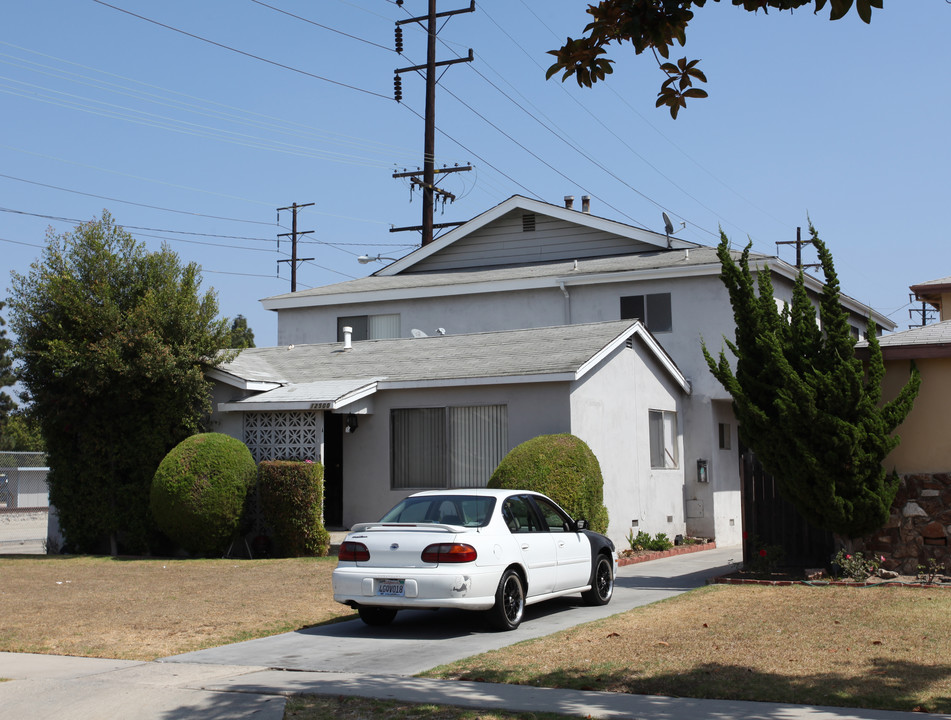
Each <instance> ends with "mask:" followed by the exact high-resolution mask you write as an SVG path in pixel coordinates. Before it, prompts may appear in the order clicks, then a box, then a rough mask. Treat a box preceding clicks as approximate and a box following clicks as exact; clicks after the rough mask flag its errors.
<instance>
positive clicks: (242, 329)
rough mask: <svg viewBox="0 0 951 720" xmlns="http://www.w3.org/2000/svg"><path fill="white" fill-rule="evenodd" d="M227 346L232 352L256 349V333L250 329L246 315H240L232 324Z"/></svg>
mask: <svg viewBox="0 0 951 720" xmlns="http://www.w3.org/2000/svg"><path fill="white" fill-rule="evenodd" d="M227 346H228V347H229V348H231V349H232V350H244V349H245V348H253V347H254V331H253V330H252V329H251V328H249V327H248V319H247V318H246V317H245V316H244V315H238V316H237V317H235V319H234V322H232V323H231V330H230V331H229V332H228V339H227Z"/></svg>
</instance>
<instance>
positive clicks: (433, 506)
mask: <svg viewBox="0 0 951 720" xmlns="http://www.w3.org/2000/svg"><path fill="white" fill-rule="evenodd" d="M616 573H617V553H616V552H615V549H614V543H612V542H611V541H610V540H609V539H608V538H606V537H605V536H604V535H600V534H599V533H595V532H592V531H591V530H588V529H587V524H586V523H585V521H583V520H577V521H576V520H573V519H572V518H571V517H569V515H568V514H567V513H566V512H565V511H564V510H562V509H561V508H560V507H559V506H558V505H557V504H556V503H554V502H553V501H552V500H551V499H549V498H548V497H546V496H544V495H541V494H539V493H536V492H530V491H527V490H488V489H467V490H438V491H427V492H421V493H416V494H414V495H410V496H409V497H407V498H406V499H405V500H402V501H401V502H400V503H399V504H398V505H397V506H396V507H394V508H393V509H392V510H390V511H389V512H388V513H386V515H384V516H383V518H382V519H381V520H380V521H379V522H375V523H361V524H358V525H354V526H353V528H351V530H350V533H349V534H348V535H347V537H346V538H345V540H344V541H343V542H342V543H341V545H340V554H339V562H338V564H337V568H336V569H335V570H334V572H333V591H334V600H336V601H337V602H339V603H343V604H344V605H349V606H350V607H352V608H356V610H357V611H358V612H359V613H360V617H361V618H362V619H363V621H364V622H365V623H367V624H368V625H386V624H387V623H389V622H390V621H392V620H393V618H394V617H395V616H396V612H397V610H401V609H424V608H465V609H469V610H487V611H488V614H489V618H490V620H491V621H492V624H493V625H494V626H495V627H497V628H498V629H501V630H514V629H515V628H517V627H518V625H519V623H520V622H521V621H522V615H523V614H524V611H525V606H526V605H532V604H534V603H537V602H541V601H542V600H549V599H551V598H555V597H560V596H563V595H571V594H573V593H580V594H581V597H582V598H583V599H584V601H585V602H586V603H588V604H589V605H604V604H606V603H608V602H609V601H610V600H611V595H612V594H613V592H614V578H615V575H616Z"/></svg>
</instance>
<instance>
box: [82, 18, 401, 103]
mask: <svg viewBox="0 0 951 720" xmlns="http://www.w3.org/2000/svg"><path fill="white" fill-rule="evenodd" d="M92 1H93V2H94V3H97V4H99V5H103V6H104V7H107V8H112V9H113V10H117V11H119V12H121V13H125V14H126V15H131V16H132V17H136V18H139V20H145V21H146V22H149V23H152V24H153V25H158V26H159V27H163V28H165V29H166V30H172V31H174V32H177V33H181V34H182V35H185V36H187V37H190V38H193V39H195V40H201V41H202V42H205V43H208V44H209V45H214V46H215V47H219V48H222V49H223V50H230V51H231V52H233V53H237V54H239V55H244V56H245V57H249V58H252V59H254V60H259V61H261V62H263V63H267V64H268V65H274V66H275V67H279V68H283V69H284V70H290V71H291V72H296V73H299V74H301V75H306V76H307V77H311V78H314V79H315V80H323V81H324V82H328V83H331V84H332V85H338V86H340V87H344V88H347V89H348V90H355V91H357V92H362V93H366V94H367V95H373V96H375V97H379V98H383V99H384V100H389V99H390V98H389V96H387V95H382V94H380V93H378V92H374V91H372V90H365V89H363V88H360V87H356V86H355V85H348V84H347V83H344V82H340V81H339V80H331V79H330V78H328V77H323V76H322V75H315V74H314V73H311V72H307V71H306V70H301V69H300V68H295V67H292V66H290V65H285V64H283V63H279V62H276V61H275V60H268V59H267V58H263V57H261V56H260V55H255V54H253V53H249V52H245V51H244V50H239V49H238V48H234V47H231V46H230V45H225V44H223V43H220V42H216V41H214V40H209V39H208V38H206V37H202V36H201V35H195V34H194V33H190V32H187V31H185V30H182V29H180V28H177V27H173V26H171V25H166V24H165V23H162V22H159V21H158V20H153V19H152V18H147V17H145V16H144V15H139V14H137V13H134V12H132V11H131V10H125V9H123V8H121V7H117V6H115V5H110V4H109V3H107V2H104V0H92Z"/></svg>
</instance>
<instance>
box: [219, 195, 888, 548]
mask: <svg viewBox="0 0 951 720" xmlns="http://www.w3.org/2000/svg"><path fill="white" fill-rule="evenodd" d="M767 261H768V262H769V269H770V272H771V276H772V281H773V286H774V291H775V294H776V301H777V302H778V303H782V302H788V301H790V300H791V298H792V288H793V283H794V280H795V278H796V275H797V271H796V269H795V268H794V267H792V266H790V265H789V264H787V263H785V262H783V261H781V260H779V259H778V258H767V257H766V256H763V255H752V256H751V264H752V266H753V268H754V269H756V270H760V269H762V268H764V267H765V266H766V262H767ZM719 276H720V263H719V260H718V258H717V256H716V250H715V248H712V247H706V246H702V245H698V244H695V243H691V242H686V241H683V240H679V239H677V238H676V237H672V236H667V235H664V234H660V233H655V232H652V231H649V230H644V229H641V228H636V227H632V226H630V225H625V224H623V223H618V222H614V221H611V220H606V219H604V218H599V217H596V216H594V215H591V214H590V213H588V212H579V211H576V210H573V209H570V208H568V207H560V206H557V205H550V204H547V203H543V202H539V201H536V200H530V199H528V198H524V197H520V196H514V197H512V198H509V199H508V200H506V201H505V202H503V203H501V204H500V205H498V206H496V207H494V208H492V209H490V210H488V211H487V212H485V213H483V214H481V215H479V216H478V217H476V218H474V219H472V220H471V221H469V222H468V223H466V224H464V225H462V226H460V227H458V228H456V229H454V230H452V231H451V232H448V233H446V234H445V235H444V236H442V237H441V238H439V239H438V240H436V241H434V242H433V243H431V244H429V245H427V246H425V247H422V248H420V249H418V250H416V251H414V252H412V253H410V254H409V255H407V256H406V257H404V258H401V259H399V260H397V261H395V262H393V263H392V264H391V265H389V266H387V267H385V268H383V269H381V270H379V271H378V272H376V273H374V274H373V275H371V276H370V277H366V278H362V279H359V280H353V281H349V282H343V283H338V284H335V285H329V286H325V287H319V288H314V289H312V290H306V291H302V292H295V293H289V294H284V295H278V296H275V297H271V298H267V299H265V300H264V301H263V304H264V307H265V308H267V309H270V310H274V311H276V312H277V313H278V343H279V345H281V346H285V347H286V346H290V345H295V346H297V345H300V344H302V343H333V342H341V341H342V340H343V335H342V333H343V328H344V327H351V328H353V330H354V334H353V340H354V341H355V342H354V347H357V346H358V345H360V343H361V341H364V339H367V340H373V339H384V338H407V337H410V336H413V335H422V334H426V335H438V334H440V333H446V337H445V338H442V339H443V340H445V339H449V338H451V337H453V336H457V335H461V334H469V333H480V332H490V331H504V330H516V329H531V328H546V327H553V326H570V325H576V324H587V323H601V322H610V321H617V320H619V319H620V320H623V319H634V318H638V319H640V320H641V321H642V322H643V324H644V325H645V326H646V328H647V330H649V331H650V335H651V336H653V338H654V339H655V340H656V343H658V344H659V345H660V346H661V347H662V348H663V351H664V352H665V353H666V355H667V356H669V358H671V359H672V360H673V363H674V364H675V365H674V367H675V368H677V372H679V373H682V375H683V376H684V377H685V378H686V379H687V381H688V383H689V386H690V389H691V391H690V393H689V394H688V395H685V396H684V397H682V398H681V401H682V406H681V407H680V408H679V409H678V416H677V419H676V432H677V435H678V440H677V444H678V446H679V448H680V452H679V454H678V455H677V456H676V458H675V460H674V462H675V463H676V469H677V471H678V473H679V477H680V478H681V480H680V481H679V482H681V485H680V486H679V487H677V488H675V489H674V490H671V488H670V487H666V486H665V488H664V491H665V493H668V494H672V495H676V497H677V498H678V499H677V503H676V505H677V506H676V508H674V509H671V510H668V508H667V507H651V506H650V505H649V504H648V503H647V500H648V499H650V497H651V496H650V495H647V496H645V497H644V498H643V499H642V504H641V506H640V507H639V508H638V510H637V512H636V513H634V514H633V515H632V516H631V519H638V518H644V522H642V523H640V524H639V526H638V527H639V528H640V529H646V530H647V531H650V532H652V533H653V532H658V531H664V532H666V531H667V529H666V527H667V523H666V520H667V518H668V517H671V518H673V520H672V521H671V523H670V524H671V525H673V526H678V525H679V524H680V523H681V520H680V518H682V524H683V528H684V529H685V531H686V532H687V533H688V534H690V535H696V536H703V537H711V538H716V539H717V540H718V541H720V542H722V543H724V544H738V543H739V542H740V538H741V530H742V528H741V524H742V522H741V498H740V478H739V462H738V451H739V448H738V443H737V435H736V422H735V419H734V417H733V412H732V404H731V400H730V397H729V395H728V394H727V393H726V392H725V391H724V390H723V388H722V387H721V386H720V385H719V383H717V381H716V380H715V379H714V378H713V376H712V375H711V374H710V373H709V370H708V368H707V366H706V363H705V361H704V359H703V355H702V354H701V350H700V347H701V340H705V341H706V343H707V345H708V347H709V349H710V350H711V351H712V352H714V353H717V352H719V350H720V348H721V347H722V346H723V338H724V337H727V338H730V339H732V338H733V330H734V321H733V312H732V308H731V307H730V302H729V297H728V295H727V292H726V289H725V288H724V286H723V283H722V281H721V280H720V277H719ZM807 289H808V290H809V292H810V293H812V294H813V296H816V294H817V293H818V292H820V291H821V283H820V282H819V281H818V280H815V279H814V278H811V277H807ZM842 304H843V306H844V307H845V308H847V309H848V310H849V312H850V323H851V325H852V327H853V332H855V333H856V334H857V335H858V334H860V333H864V330H865V326H866V318H867V317H868V315H869V313H871V314H872V318H873V319H874V320H875V321H876V323H877V324H878V325H879V327H880V328H884V329H886V330H891V329H893V328H894V324H893V323H892V322H891V321H889V320H888V318H886V317H884V316H882V315H880V314H877V313H875V312H873V311H871V310H870V309H869V308H868V307H866V306H865V305H862V304H861V303H858V302H856V301H854V300H852V299H851V298H849V297H847V296H843V297H842ZM433 340H434V342H439V341H440V338H438V337H437V338H433ZM532 349H533V350H534V351H536V352H537V353H538V354H539V355H540V356H543V355H545V354H547V353H550V352H552V350H553V346H549V345H547V344H544V345H543V344H539V345H537V346H535V347H533V348H532ZM245 352H248V351H245ZM243 357H244V353H242V355H241V356H239V358H238V360H237V361H236V362H242V358H243ZM665 373H667V371H666V370H665V371H664V372H662V373H661V374H660V376H659V377H660V378H661V379H663V378H664V377H665ZM667 374H669V373H667ZM620 392H621V390H620V388H619V389H618V391H617V393H616V394H618V393H620ZM622 399H623V400H624V401H626V402H628V403H634V402H635V401H636V398H634V397H626V396H624V397H622ZM232 412H233V410H232ZM592 413H596V411H594V410H592ZM644 413H645V414H644V416H643V417H641V418H631V419H630V420H625V422H631V423H632V424H631V425H630V426H624V427H617V428H615V429H614V433H616V434H617V435H618V436H619V437H622V438H623V437H635V438H640V437H641V435H640V434H639V433H638V430H637V425H636V424H635V423H634V421H635V420H636V421H637V422H638V423H642V422H643V421H644V420H645V419H646V418H647V414H646V413H647V410H646V409H645V410H644ZM651 417H652V418H654V420H653V421H654V422H657V423H670V422H671V420H670V418H667V419H665V418H664V417H662V416H656V415H652V416H651ZM509 427H510V437H509V442H508V447H509V448H511V447H514V445H516V444H518V442H521V440H522V439H526V437H525V435H526V434H527V431H525V432H523V431H522V430H523V429H522V428H521V427H517V426H516V425H514V424H510V426H509ZM579 429H584V428H579ZM516 430H517V431H518V432H515V431H516ZM229 432H233V433H234V434H236V436H238V437H242V435H241V430H240V428H236V427H234V428H233V429H232V430H229ZM535 434H537V433H535ZM580 436H581V437H582V439H584V440H586V441H587V442H589V444H592V447H594V445H595V444H597V443H596V442H592V440H591V438H590V437H586V436H585V435H584V434H581V435H580ZM380 440H381V443H382V444H381V445H380V446H379V449H378V452H381V453H383V454H384V455H386V453H387V444H386V443H387V436H386V435H385V434H383V435H381V436H380ZM596 454H598V457H599V459H600V460H601V462H602V465H605V464H606V458H605V457H603V456H602V454H601V453H599V452H598V451H597V450H596ZM639 462H640V463H641V464H640V466H639V467H643V466H644V463H643V461H642V460H639ZM352 470H353V468H351V467H348V468H347V471H346V482H345V483H344V485H345V486H347V485H349V484H350V483H351V482H354V483H363V482H365V480H364V478H363V476H362V475H359V474H358V475H357V476H351V471H352ZM382 470H383V468H376V472H377V475H376V479H375V482H377V483H380V484H381V485H382V486H385V484H386V480H385V478H386V477H387V473H386V472H382V475H381V474H380V472H381V471H382ZM628 472H630V471H628ZM637 472H639V473H641V474H640V475H639V476H638V480H637V484H638V485H639V486H644V484H645V483H651V482H654V483H657V482H666V481H661V480H659V479H657V478H651V477H650V476H649V473H644V472H643V470H638V471H637ZM605 477H606V483H608V482H612V483H613V482H619V483H624V482H629V481H627V480H625V479H623V477H622V476H620V475H615V474H614V472H613V470H612V471H611V472H609V473H606V474H605ZM612 492H613V490H612ZM606 494H607V493H606ZM609 510H610V511H612V533H614V538H615V540H617V539H618V534H620V535H621V537H622V538H623V536H624V535H626V534H627V531H628V530H629V529H630V528H631V526H630V523H629V521H627V520H625V521H624V522H626V523H628V524H626V525H623V526H622V524H621V518H622V517H624V513H623V512H621V511H620V510H617V509H612V508H611V506H610V505H609ZM348 517H349V516H348V515H347V514H346V513H345V515H344V520H345V521H346V520H347V518H348ZM359 519H365V518H359ZM645 525H646V528H645Z"/></svg>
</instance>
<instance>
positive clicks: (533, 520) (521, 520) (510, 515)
mask: <svg viewBox="0 0 951 720" xmlns="http://www.w3.org/2000/svg"><path fill="white" fill-rule="evenodd" d="M502 517H503V518H504V519H505V524H506V525H508V528H509V530H511V531H512V532H513V533H531V532H541V531H542V527H541V523H540V521H539V519H538V516H537V515H536V514H535V509H534V508H533V507H532V505H531V503H530V502H529V501H528V499H527V498H524V497H522V496H520V495H516V496H515V497H510V498H506V500H505V502H504V503H503V504H502Z"/></svg>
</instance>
